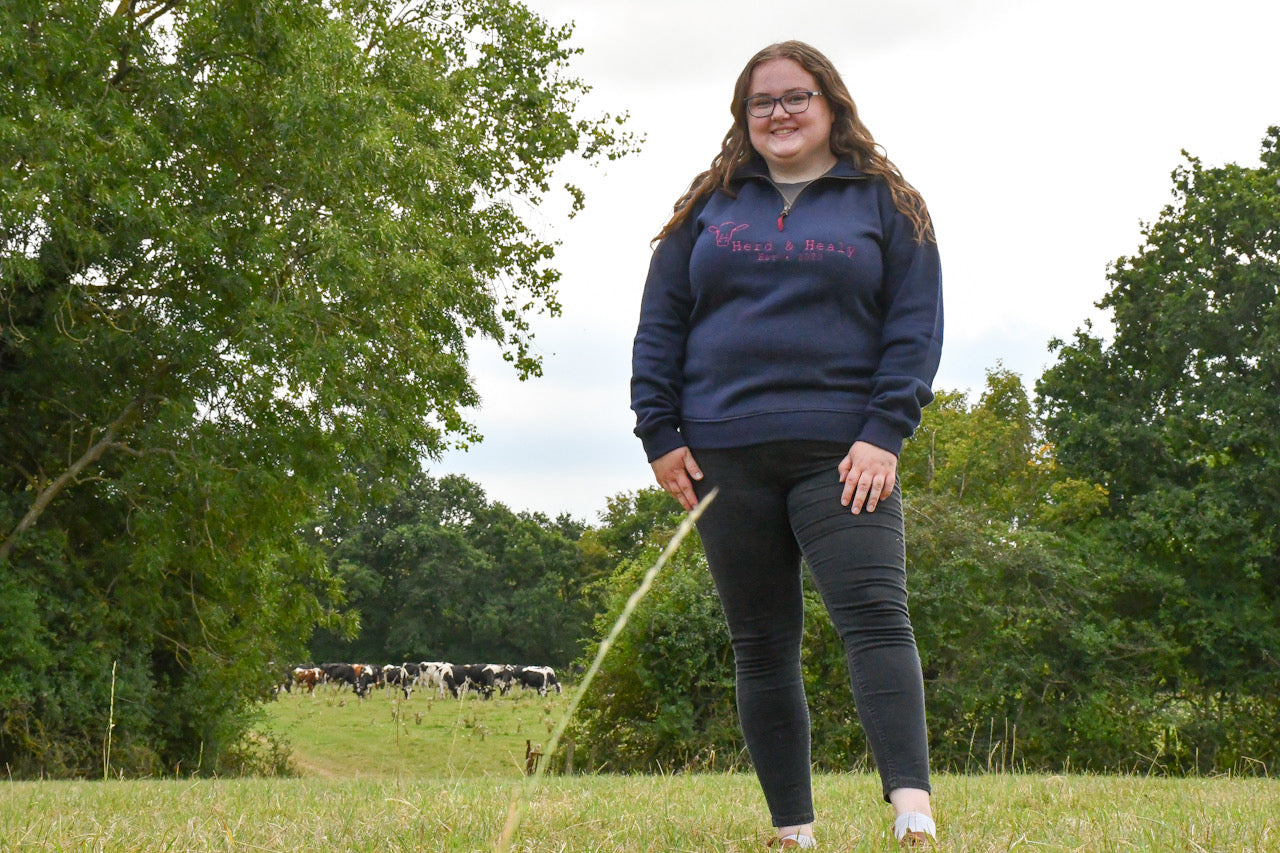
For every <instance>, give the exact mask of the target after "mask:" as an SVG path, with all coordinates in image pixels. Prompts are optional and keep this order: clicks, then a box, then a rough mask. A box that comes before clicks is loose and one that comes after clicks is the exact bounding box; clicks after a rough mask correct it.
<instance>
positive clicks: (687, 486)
mask: <svg viewBox="0 0 1280 853" xmlns="http://www.w3.org/2000/svg"><path fill="white" fill-rule="evenodd" d="M662 487H663V488H664V489H666V490H667V493H668V494H670V495H671V497H673V498H675V499H676V500H678V501H679V502H680V506H682V507H684V509H685V511H686V512H687V511H689V510H691V509H693V507H694V505H695V504H697V503H698V495H697V493H696V492H694V490H693V484H692V483H691V482H689V478H688V477H686V476H685V475H684V472H682V471H678V470H677V472H676V473H675V475H674V476H673V477H671V478H670V479H669V480H667V482H666V483H664V484H663V486H662Z"/></svg>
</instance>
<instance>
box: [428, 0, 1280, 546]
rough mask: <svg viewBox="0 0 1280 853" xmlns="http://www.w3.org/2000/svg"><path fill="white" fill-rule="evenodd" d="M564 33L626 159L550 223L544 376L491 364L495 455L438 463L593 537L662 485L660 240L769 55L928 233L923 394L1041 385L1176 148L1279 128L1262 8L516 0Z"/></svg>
mask: <svg viewBox="0 0 1280 853" xmlns="http://www.w3.org/2000/svg"><path fill="white" fill-rule="evenodd" d="M526 4H527V5H528V6H529V7H530V8H532V9H533V10H535V11H536V12H538V13H539V14H540V15H542V16H543V17H545V18H547V19H548V20H550V21H551V22H552V23H555V24H563V23H568V22H573V23H574V25H575V30H574V37H573V39H572V42H571V43H572V44H573V45H575V46H577V47H580V48H582V49H583V51H584V53H583V55H581V56H579V57H578V58H577V60H576V61H575V63H574V70H575V72H576V74H577V76H579V77H580V78H581V79H583V80H585V81H586V82H587V83H589V84H590V85H591V86H592V87H593V91H592V92H591V94H590V96H589V97H588V99H587V100H586V102H585V105H584V106H585V112H586V113H588V114H593V113H599V112H610V113H614V114H617V113H622V112H629V113H630V116H631V120H630V122H629V125H628V126H629V128H630V129H631V130H632V131H633V132H635V133H636V134H637V135H643V136H644V137H646V142H645V143H644V145H643V146H642V150H641V151H640V153H638V154H636V155H633V156H631V157H629V158H627V159H625V160H622V161H619V162H616V163H609V164H605V165H603V166H601V167H598V168H595V169H582V168H580V167H574V168H567V169H565V170H564V171H563V175H564V177H565V178H567V179H573V180H575V181H576V182H578V183H579V185H581V186H582V187H583V188H584V189H585V191H586V197H587V207H586V210H585V211H584V212H583V213H582V214H580V215H579V216H578V217H577V218H575V219H573V220H569V219H567V217H566V216H565V215H564V213H565V208H563V207H562V208H559V209H551V208H550V207H548V208H544V209H542V210H541V211H539V212H538V213H537V215H538V216H540V217H545V218H544V219H543V222H542V227H545V228H546V230H547V233H548V234H549V235H551V236H552V237H553V238H555V239H558V240H560V241H561V243H562V245H561V247H560V250H559V252H558V255H557V262H556V263H557V266H558V268H559V269H560V270H561V271H562V273H563V278H562V280H561V283H560V289H559V295H560V302H561V304H562V306H563V314H562V315H561V316H560V317H559V318H545V317H539V318H536V319H535V322H534V329H535V332H536V335H537V346H538V349H539V351H540V352H541V355H542V358H543V368H544V375H543V377H542V378H540V379H535V380H530V381H528V382H523V383H522V382H519V381H517V380H516V378H515V374H514V372H513V371H512V369H511V368H510V367H509V366H508V365H507V364H505V363H504V362H502V361H501V359H500V358H498V355H497V348H496V347H495V346H493V345H492V344H487V345H481V346H477V347H476V348H475V349H474V351H473V353H472V369H473V373H474V375H475V376H476V379H477V383H478V387H479V390H480V393H481V394H482V395H483V397H484V404H483V406H482V408H480V409H479V410H477V411H475V412H474V413H473V418H472V422H473V423H475V424H476V425H477V427H478V428H479V430H480V432H481V433H482V434H483V435H484V436H485V439H484V441H483V442H482V443H481V444H478V445H475V446H473V447H471V448H470V449H469V450H467V451H465V452H461V451H459V452H451V453H450V454H448V455H447V456H446V457H445V458H444V459H443V460H442V461H441V462H439V463H436V464H433V465H431V466H430V473H431V474H433V475H436V476H439V475H442V474H445V473H460V474H465V475H466V476H468V477H469V478H471V479H472V480H474V481H476V482H478V483H479V484H481V486H483V487H484V489H485V491H486V494H487V496H488V498H489V499H490V500H492V501H500V502H502V503H504V504H506V505H507V506H509V507H510V508H512V509H513V510H516V511H520V510H533V511H541V512H545V513H546V514H548V515H549V516H552V517H554V516H556V515H559V514H560V513H562V512H568V513H569V514H570V515H572V516H574V517H576V518H579V519H582V520H585V521H587V522H592V523H593V522H595V521H597V520H598V518H597V516H598V513H599V512H600V510H602V509H603V508H604V506H605V501H606V498H608V497H609V496H612V495H615V494H617V493H619V492H624V491H632V490H635V489H638V488H641V487H644V486H647V485H650V484H651V482H652V480H651V473H650V471H649V466H648V464H647V463H646V462H645V459H644V453H643V451H642V450H641V447H640V442H639V441H638V440H637V439H636V438H635V437H634V436H633V435H632V433H631V429H632V427H633V426H634V418H633V416H632V413H631V411H630V409H629V402H630V396H629V389H628V382H629V379H630V357H631V338H632V335H633V334H634V332H635V322H636V317H637V311H638V307H639V301H640V293H641V290H642V287H643V283H644V276H645V272H646V270H647V267H648V259H649V254H650V249H649V240H650V238H651V237H652V236H653V234H654V233H655V232H656V231H657V230H658V229H659V228H660V227H661V225H662V224H663V222H664V221H665V220H666V218H667V216H668V215H669V213H670V210H671V205H672V203H673V202H674V201H675V199H676V197H677V196H678V195H679V194H680V193H681V192H682V191H683V190H684V188H685V187H686V186H687V185H688V182H689V180H690V179H691V178H692V177H693V176H694V175H695V174H696V173H698V172H699V171H701V170H702V169H705V168H706V167H707V165H708V164H709V163H710V161H711V158H712V157H713V156H714V155H715V153H716V151H718V150H719V144H720V140H721V138H722V137H723V136H724V133H725V131H726V130H727V129H728V127H729V123H730V117H729V113H728V101H729V98H730V96H731V94H732V87H733V82H734V80H735V78H736V77H737V75H738V73H739V71H740V70H741V68H742V66H743V64H745V62H746V61H747V59H749V58H750V57H751V55H752V54H754V53H755V52H756V50H758V49H759V48H761V47H763V46H764V45H766V44H769V43H772V42H775V41H781V40H784V39H788V38H799V39H802V40H804V41H807V42H809V43H811V44H813V45H814V46H815V47H817V48H819V49H820V50H822V51H823V52H824V53H826V54H827V55H828V56H829V57H830V58H831V59H832V61H833V62H834V63H835V64H836V67H837V68H839V69H840V72H841V74H842V76H843V77H844V80H845V83H846V84H847V85H848V86H849V89H850V91H851V92H852V93H853V97H854V100H855V101H856V102H857V104H858V109H859V112H860V113H861V116H862V118H863V121H864V122H865V123H866V124H867V126H868V127H869V128H870V129H871V132H872V134H873V135H874V136H875V138H876V140H877V141H878V142H879V143H880V144H882V145H883V146H884V147H885V148H886V149H887V151H888V154H889V157H890V159H892V160H893V161H894V162H895V163H896V164H897V165H898V167H899V168H900V169H901V170H902V172H903V174H904V175H906V177H907V180H909V181H910V182H911V183H912V184H914V185H915V186H916V188H917V189H919V190H920V191H921V193H922V194H923V195H924V197H925V200H926V201H927V202H928V204H929V208H930V210H931V212H932V214H933V218H934V223H935V226H936V229H937V233H938V243H939V249H940V251H941V254H942V261H943V278H944V296H945V302H946V340H945V344H944V348H943V356H942V366H941V369H940V371H939V374H938V378H937V380H936V382H935V383H934V384H935V388H948V389H961V390H970V391H975V392H976V391H978V390H980V389H981V387H982V385H983V381H984V378H985V372H986V371H987V370H988V369H990V368H992V367H994V366H995V365H996V364H997V362H1001V363H1003V365H1004V366H1005V367H1007V368H1009V369H1011V370H1013V371H1015V372H1016V373H1018V374H1020V375H1021V376H1022V378H1023V380H1024V382H1025V383H1026V384H1027V385H1028V387H1030V386H1031V385H1033V384H1034V382H1035V380H1036V378H1038V377H1039V376H1040V374H1041V373H1042V372H1043V370H1044V369H1045V368H1046V367H1047V366H1048V365H1049V364H1050V362H1051V358H1050V355H1049V353H1048V351H1047V343H1048V341H1049V340H1050V339H1051V338H1054V337H1059V338H1064V339H1065V338H1068V337H1069V336H1070V335H1071V334H1072V333H1073V332H1074V331H1075V330H1076V329H1077V328H1078V327H1080V326H1081V325H1082V324H1083V323H1084V321H1085V320H1086V319H1088V318H1093V319H1094V320H1095V325H1096V324H1097V323H1098V321H1101V320H1104V317H1103V315H1102V314H1101V313H1100V312H1098V311H1097V309H1096V308H1095V307H1094V303H1095V302H1096V301H1097V300H1098V299H1099V298H1101V297H1102V296H1103V294H1104V293H1105V292H1106V289H1107V281H1106V273H1107V266H1108V264H1109V263H1111V262H1112V261H1114V260H1115V259H1116V258H1118V257H1120V256H1121V255H1126V254H1132V253H1134V252H1135V251H1136V250H1137V249H1138V247H1139V245H1140V243H1141V226H1142V223H1143V222H1151V221H1154V220H1155V218H1156V217H1157V216H1158V215H1159V213H1160V210H1161V208H1162V207H1163V206H1165V205H1166V204H1168V203H1169V202H1170V201H1171V200H1172V195H1171V187H1172V183H1171V180H1170V173H1171V172H1172V170H1173V169H1174V168H1175V167H1176V166H1177V165H1178V164H1179V163H1180V162H1182V157H1181V153H1180V152H1181V151H1182V150H1183V149H1186V150H1187V151H1188V152H1189V153H1190V154H1192V155H1194V156H1196V157H1198V158H1200V159H1201V160H1202V161H1203V162H1205V163H1206V164H1208V165H1218V164H1222V163H1226V162H1236V163H1240V164H1242V165H1250V166H1254V165H1257V163H1258V153H1259V146H1260V142H1261V140H1262V137H1263V135H1264V134H1265V132H1266V129H1267V127H1268V126H1269V125H1272V124H1280V70H1278V66H1277V63H1276V58H1277V56H1280V42H1278V39H1280V3H1277V2H1275V0H1216V2H1207V1H1206V0H1202V2H1186V0H1077V2H1074V3H1071V4H1066V3H1049V2H1040V1H1039V0H893V2H879V3H871V2H865V0H855V2H849V0H844V2H833V1H832V0H814V2H808V3H799V4H794V5H793V4H783V3H780V2H774V3H761V2H755V0H739V2H735V3H726V2H723V0H720V2H701V1H700V0H682V1H681V2H672V0H650V2H647V3H630V2H628V3H613V2H606V1H605V0H526Z"/></svg>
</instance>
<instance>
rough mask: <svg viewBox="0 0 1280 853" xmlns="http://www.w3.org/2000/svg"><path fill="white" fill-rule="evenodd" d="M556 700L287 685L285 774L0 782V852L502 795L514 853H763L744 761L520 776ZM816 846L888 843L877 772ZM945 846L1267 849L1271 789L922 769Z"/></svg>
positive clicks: (296, 836)
mask: <svg viewBox="0 0 1280 853" xmlns="http://www.w3.org/2000/svg"><path fill="white" fill-rule="evenodd" d="M565 702H566V697H550V698H548V699H540V698H538V697H536V696H534V695H532V694H530V695H526V696H522V697H519V698H515V699H512V698H507V699H494V700H493V701H491V702H482V701H478V700H476V699H474V698H472V699H467V700H463V701H457V700H452V699H448V700H441V699H432V698H430V697H425V696H422V695H421V694H415V695H414V696H413V697H412V698H411V699H410V700H408V701H403V700H400V699H396V698H393V697H391V696H388V695H386V694H377V695H374V696H372V697H370V698H369V699H368V700H365V701H364V702H359V701H356V700H355V699H354V698H352V697H351V695H350V694H349V693H347V694H338V693H336V692H331V691H329V690H321V691H320V692H318V693H317V694H316V695H315V696H306V695H305V694H304V695H301V696H298V695H294V696H285V697H283V698H282V700H281V701H280V702H278V703H275V704H274V705H273V706H272V707H271V708H270V709H269V710H270V713H269V719H268V727H269V729H270V730H271V731H274V732H276V733H277V734H282V735H286V736H287V737H289V738H290V739H291V741H292V742H293V743H294V744H295V747H296V752H295V763H296V766H297V768H298V770H299V773H300V774H301V775H300V776H299V777H298V778H294V779H234V780H193V779H170V780H154V781H138V782H131V781H112V782H7V783H5V784H4V785H3V787H2V788H0V790H2V791H3V793H0V850H5V851H8V850H15V851H19V850H20V851H26V850H34V851H259V850H270V851H290V853H291V852H292V851H314V850H325V851H359V852H360V853H363V851H431V850H441V851H446V850H447V851H454V850H465V851H481V850H493V849H494V848H495V845H496V843H497V841H498V838H499V835H500V831H501V828H502V826H503V824H504V821H505V820H506V817H507V815H508V812H509V810H510V809H511V807H512V804H513V803H520V804H521V806H522V808H523V820H522V822H521V824H520V827H519V829H518V831H517V832H516V833H515V835H514V837H513V842H512V849H514V850H521V851H655V853H657V852H658V851H697V850H715V851H761V850H762V849H763V847H764V844H765V842H766V840H767V839H768V838H769V836H770V834H771V833H770V830H769V826H768V816H767V812H766V811H765V809H764V806H763V803H762V801H761V797H760V794H759V790H758V788H757V787H756V783H755V779H754V778H753V777H751V776H750V775H744V774H730V775H723V774H690V775H674V776H661V775H656V776H627V777H620V776H602V775H586V776H574V777H552V778H544V779H541V780H539V781H537V782H536V784H535V783H533V782H531V781H529V780H526V779H525V777H524V775H523V773H522V767H523V764H524V752H525V742H526V740H529V741H532V742H533V743H534V744H543V743H545V742H546V740H547V737H548V731H549V728H550V727H551V726H552V725H554V722H555V720H556V719H557V714H558V712H559V711H560V710H561V709H562V708H563V707H564V705H565ZM815 798H816V802H817V808H818V811H819V814H820V816H821V817H820V822H819V824H818V836H819V840H820V843H821V847H822V849H823V850H828V851H880V850H894V849H896V848H895V847H894V845H893V844H892V843H891V839H890V838H889V837H888V832H887V828H888V823H889V820H890V814H889V810H888V807H887V806H885V805H884V804H883V803H881V802H880V800H879V783H878V781H877V779H876V778H875V777H874V776H872V775H869V774H865V773H851V774H825V775H820V776H818V777H817V778H816V779H815ZM935 808H936V814H937V817H938V823H939V827H940V831H941V833H942V838H941V843H940V844H939V846H938V849H939V850H947V851H1009V850H1027V851H1032V850H1035V851H1041V850H1062V851H1114V850H1122V851H1130V850H1151V851H1241V850H1249V851H1253V850H1257V851H1268V850H1274V851H1280V818H1278V817H1277V815H1280V783H1277V782H1276V781H1273V780H1265V779H1227V778H1222V779H1184V780H1169V779H1147V778H1141V777H1109V776H1090V775H1070V776H1043V775H1023V774H990V775H978V776H955V775H948V774H941V775H939V776H938V777H937V778H936V779H935Z"/></svg>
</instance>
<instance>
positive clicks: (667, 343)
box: [631, 159, 942, 462]
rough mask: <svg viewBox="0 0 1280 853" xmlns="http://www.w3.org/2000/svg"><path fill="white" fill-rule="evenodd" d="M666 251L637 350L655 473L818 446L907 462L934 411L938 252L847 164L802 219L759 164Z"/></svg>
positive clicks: (640, 420) (824, 180)
mask: <svg viewBox="0 0 1280 853" xmlns="http://www.w3.org/2000/svg"><path fill="white" fill-rule="evenodd" d="M734 180H735V182H736V186H735V189H736V190H737V197H736V198H730V197H729V196H728V195H727V194H726V193H724V192H719V191H718V192H715V193H713V194H712V195H711V196H710V197H708V198H707V199H706V200H705V201H704V202H702V203H700V208H699V209H696V210H695V211H694V212H693V213H692V214H691V215H690V217H689V219H688V220H687V221H686V222H685V223H684V225H682V226H681V227H680V228H679V229H678V230H676V231H674V232H672V233H671V234H669V235H667V237H665V238H664V239H663V240H662V241H661V242H660V243H659V244H658V246H657V248H656V249H655V250H654V254H653V259H652V261H651V263H650V266H649V276H648V279H647V280H646V282H645V288H644V297H643V299H642V301H641V307H640V323H639V327H638V329H637V331H636V336H635V342H634V346H633V349H632V379H631V408H632V409H633V410H634V411H635V413H636V428H635V433H636V435H637V436H639V437H640V439H641V441H642V442H643V444H644V447H645V453H646V455H647V457H648V459H649V461H651V462H652V461H653V460H655V459H657V458H658V457H660V456H662V455H663V454H665V453H668V452H670V451H672V450H675V449H676V448H678V447H681V446H684V445H688V446H689V447H691V448H694V449H697V448H726V447H745V446H749V445H753V444H760V443H763V442H768V441H779V440H795V439H814V440H823V441H839V442H841V443H847V444H850V445H852V444H853V442H855V441H859V440H861V441H867V442H870V443H871V444H874V445H876V446H877V447H881V448H884V449H885V450H888V451H890V452H892V453H894V454H898V453H900V452H901V449H902V442H903V440H904V439H906V438H907V437H908V436H910V435H911V433H912V432H913V431H914V430H915V428H916V426H917V425H919V423H920V410H921V408H922V407H924V406H925V405H927V404H928V403H929V401H930V400H932V399H933V391H932V390H931V385H932V382H933V377H934V374H935V373H936V372H937V369H938V361H939V358H940V356H941V352H942V273H941V268H940V266H939V260H938V251H937V245H936V244H935V243H933V242H931V241H928V240H926V241H925V242H923V243H920V242H917V241H916V239H915V231H914V227H913V226H912V224H911V221H910V220H909V219H907V218H906V217H905V216H903V215H902V214H901V213H899V212H898V210H897V209H896V208H895V207H894V205H893V199H892V196H891V195H890V191H889V187H888V185H887V184H886V183H885V182H884V181H883V180H882V179H880V178H876V177H872V176H869V175H866V174H864V173H862V172H860V171H858V170H856V169H854V168H853V167H852V166H851V165H850V164H848V163H846V162H844V161H840V162H839V163H837V165H836V166H835V167H833V168H832V170H831V171H830V172H828V173H827V174H826V175H824V176H823V177H821V178H818V179H817V180H816V181H814V182H813V183H811V184H809V185H808V186H807V187H805V188H804V189H803V190H802V191H801V192H800V195H799V196H798V197H797V198H796V199H795V202H794V204H792V205H791V206H790V207H789V208H788V206H787V205H786V203H785V202H784V200H783V197H782V193H781V192H780V191H779V190H778V188H777V187H776V186H774V184H773V183H772V182H771V181H770V180H769V177H768V172H767V171H766V170H765V168H764V164H763V161H760V160H759V159H757V160H756V161H755V162H753V163H752V164H749V165H748V166H747V167H745V168H744V169H743V170H741V171H740V172H739V173H738V174H736V175H735V176H734Z"/></svg>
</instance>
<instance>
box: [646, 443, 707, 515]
mask: <svg viewBox="0 0 1280 853" xmlns="http://www.w3.org/2000/svg"><path fill="white" fill-rule="evenodd" d="M649 467H650V468H652V469H653V476H654V477H655V478H656V479H657V481H658V485H659V486H661V487H662V488H663V490H664V491H666V493H667V494H669V495H671V496H672V497H674V498H675V499H676V500H678V501H680V506H682V507H684V508H685V511H686V512H688V511H689V510H691V509H693V508H694V507H695V506H696V505H697V503H698V495H697V494H696V493H695V492H694V491H693V480H701V479H702V470H701V469H700V468H698V463H697V462H695V461H693V454H692V453H690V452H689V448H687V447H677V448H676V449H675V450H672V451H671V452H669V453H665V454H663V455H662V456H659V457H658V458H657V459H655V460H653V461H652V462H650V463H649ZM691 478H692V479H691Z"/></svg>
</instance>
